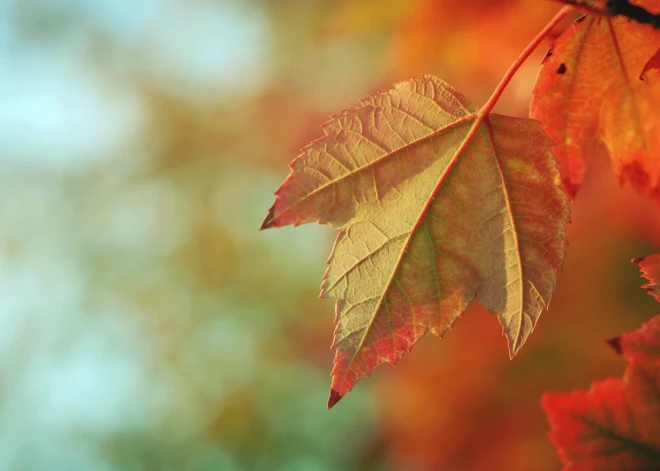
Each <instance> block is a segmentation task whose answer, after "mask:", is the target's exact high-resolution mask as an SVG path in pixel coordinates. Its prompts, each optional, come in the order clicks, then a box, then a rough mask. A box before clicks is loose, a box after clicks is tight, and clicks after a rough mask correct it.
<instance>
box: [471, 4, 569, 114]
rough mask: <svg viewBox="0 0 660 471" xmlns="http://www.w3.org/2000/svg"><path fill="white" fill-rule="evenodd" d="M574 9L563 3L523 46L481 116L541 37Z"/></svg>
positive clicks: (482, 108) (482, 109)
mask: <svg viewBox="0 0 660 471" xmlns="http://www.w3.org/2000/svg"><path fill="white" fill-rule="evenodd" d="M573 10H575V7H573V6H571V5H565V6H563V7H562V8H561V9H560V10H559V11H558V12H557V14H556V15H555V16H554V17H553V18H552V19H551V20H550V21H549V22H548V24H547V25H545V26H544V27H543V29H542V30H541V31H539V34H537V35H536V36H535V37H534V39H532V40H531V41H530V43H529V44H528V45H527V46H526V47H525V49H524V50H523V51H522V52H521V53H520V55H519V56H518V58H517V59H516V60H515V61H514V63H513V64H511V67H509V70H507V71H506V74H504V77H502V80H501V81H500V83H499V84H498V85H497V88H495V91H493V94H492V95H491V96H490V98H489V99H488V101H487V102H486V103H485V104H484V106H482V107H481V109H480V110H479V111H478V113H479V114H480V115H482V116H487V115H488V113H490V111H491V110H492V109H493V107H494V106H495V103H497V100H499V99H500V97H501V96H502V93H503V92H504V89H505V88H506V87H507V85H509V82H511V79H512V78H513V76H514V75H515V73H516V72H518V69H520V66H521V65H522V64H523V62H525V60H527V58H528V57H529V55H530V54H531V53H532V52H533V51H534V49H536V47H537V46H538V45H539V44H540V43H541V41H542V40H543V38H545V37H546V36H547V35H548V33H549V32H550V31H552V29H553V28H554V27H555V26H557V23H559V22H560V21H561V20H562V19H563V18H564V16H566V15H567V14H568V13H570V12H572V11H573Z"/></svg>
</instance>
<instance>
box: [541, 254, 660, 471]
mask: <svg viewBox="0 0 660 471" xmlns="http://www.w3.org/2000/svg"><path fill="white" fill-rule="evenodd" d="M633 262H635V263H636V264H637V265H639V266H640V268H641V269H642V274H643V275H644V276H645V277H646V278H647V279H648V280H649V281H650V283H649V284H647V285H645V286H644V287H645V288H646V289H647V290H648V291H649V293H650V294H651V295H652V296H654V297H655V298H656V299H658V292H657V289H658V285H657V284H656V281H657V276H658V275H659V274H660V256H658V255H652V256H649V257H645V258H641V259H636V260H633ZM608 342H609V343H610V344H611V345H612V346H613V347H614V348H615V350H616V351H617V352H618V353H620V354H621V355H623V356H624V358H626V360H628V364H627V366H626V371H625V373H624V375H623V378H622V379H614V378H610V379H606V380H604V381H597V382H594V383H592V385H591V388H590V389H589V390H588V391H573V392H571V393H546V394H544V395H543V398H542V400H541V403H542V407H543V409H544V410H545V412H546V414H547V416H548V420H549V422H550V426H551V432H550V434H549V435H550V440H551V441H552V443H553V444H554V445H555V447H556V448H557V451H558V454H559V457H560V459H561V460H562V461H563V463H564V464H565V467H564V468H563V469H564V471H577V470H584V471H587V470H593V471H615V470H616V471H620V470H624V469H625V470H629V471H652V470H658V469H660V316H656V317H654V318H653V319H651V320H650V321H649V322H647V323H645V324H643V325H642V327H641V328H640V329H638V330H635V331H633V332H629V333H626V334H623V335H622V336H620V337H617V338H615V339H610V340H609V341H608Z"/></svg>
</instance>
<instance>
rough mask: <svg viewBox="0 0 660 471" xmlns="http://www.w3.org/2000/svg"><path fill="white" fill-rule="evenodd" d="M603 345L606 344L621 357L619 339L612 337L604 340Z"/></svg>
mask: <svg viewBox="0 0 660 471" xmlns="http://www.w3.org/2000/svg"><path fill="white" fill-rule="evenodd" d="M605 343H606V344H608V345H609V346H610V347H612V349H613V350H614V351H615V352H616V353H618V354H619V355H621V337H612V338H610V339H605Z"/></svg>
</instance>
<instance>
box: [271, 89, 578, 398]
mask: <svg viewBox="0 0 660 471" xmlns="http://www.w3.org/2000/svg"><path fill="white" fill-rule="evenodd" d="M323 130H324V132H325V136H323V137H321V138H320V139H318V140H316V141H314V142H313V143H311V144H310V145H309V146H307V147H306V148H305V149H303V151H302V155H301V156H299V157H298V158H297V159H295V160H294V161H293V162H292V163H291V164H290V167H291V169H292V172H291V174H290V175H289V176H288V177H287V179H286V180H285V181H284V183H283V184H282V186H281V187H280V189H279V190H278V191H277V192H276V200H275V203H274V204H273V206H272V207H271V209H270V211H269V212H268V215H267V217H266V219H265V220H264V223H263V225H262V229H264V228H269V227H279V226H283V225H288V224H293V225H294V226H295V225H298V224H303V223H307V222H312V221H319V222H321V223H328V224H331V225H332V226H333V227H336V228H338V229H339V230H340V232H339V234H338V236H337V240H336V242H335V245H334V248H333V250H332V254H331V255H330V258H329V261H328V264H329V266H328V268H327V270H326V273H325V275H324V278H323V285H322V288H321V295H322V296H323V297H327V298H332V299H336V300H337V305H336V324H337V325H336V330H335V339H334V343H333V347H334V348H335V349H336V354H335V360H334V368H333V370H332V377H333V378H332V385H331V394H330V399H329V401H328V406H329V407H332V406H333V405H334V404H335V403H336V402H337V401H338V400H339V399H340V398H341V397H343V396H344V395H345V394H346V393H347V392H348V391H350V390H351V389H352V387H353V386H354V384H355V383H356V382H357V381H358V380H360V379H361V378H362V377H364V376H367V375H369V374H370V373H371V372H372V371H373V370H374V369H375V368H376V367H377V366H378V365H379V364H381V363H383V362H384V361H387V362H389V363H391V364H395V363H396V362H397V360H398V359H399V358H400V357H401V356H402V355H403V354H404V353H405V352H406V351H409V350H410V349H411V348H412V346H413V345H414V344H415V342H417V341H418V340H419V339H420V338H421V337H422V336H423V335H424V334H425V333H426V331H427V330H430V331H431V332H433V333H434V334H436V335H439V336H441V335H443V334H444V332H445V331H446V330H447V329H449V328H450V327H451V326H452V325H453V324H454V322H455V321H456V319H457V318H458V317H459V316H460V315H461V314H462V313H463V312H464V311H465V309H466V307H467V306H468V304H469V303H470V302H471V301H472V300H473V299H474V298H475V297H476V298H477V299H478V300H479V302H481V304H482V305H484V306H485V307H486V308H487V309H488V310H490V311H491V312H495V313H497V314H498V316H499V319H500V321H501V323H502V326H503V330H504V334H505V335H506V337H507V339H508V344H509V351H510V355H511V356H513V355H514V354H515V353H516V352H517V351H518V350H519V349H520V347H521V346H522V344H523V343H524V341H525V339H526V338H527V337H528V335H529V334H530V332H531V331H532V329H533V328H534V325H535V324H536V321H537V320H538V318H539V315H540V313H541V311H542V310H543V309H544V308H546V307H547V305H548V303H549V302H550V297H551V295H552V292H553V290H554V287H555V272H556V270H557V269H558V268H559V267H560V266H561V264H562V260H563V255H564V250H565V246H566V233H565V227H564V226H565V223H566V222H567V221H568V219H569V209H568V198H567V197H566V195H565V194H564V192H563V191H562V189H561V183H560V178H559V172H558V169H557V165H556V159H555V157H554V156H553V154H552V153H551V152H550V150H549V148H550V146H551V144H552V142H551V141H550V140H549V138H548V137H547V136H546V134H545V133H544V132H543V130H542V129H541V128H540V125H539V123H538V122H536V121H533V120H529V119H521V118H510V117H505V116H499V115H486V114H483V113H480V112H478V111H477V110H476V108H475V107H474V105H472V104H471V103H470V102H469V101H468V100H467V99H466V98H465V97H464V96H463V95H461V94H460V93H459V92H458V91H456V90H455V89H453V88H452V87H451V86H450V85H448V84H446V83H445V82H443V81H441V80H440V79H438V78H435V77H432V76H425V77H424V78H423V79H411V80H407V81H403V82H399V83H398V84H396V85H395V86H394V89H392V90H387V91H383V92H380V93H378V94H376V95H374V96H370V97H367V98H365V99H363V100H361V103H360V106H359V107H357V108H354V109H350V110H346V111H344V112H342V113H341V114H340V115H338V116H336V117H334V118H333V119H332V120H331V121H329V122H328V123H326V124H325V125H324V126H323Z"/></svg>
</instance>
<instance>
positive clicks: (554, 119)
mask: <svg viewBox="0 0 660 471" xmlns="http://www.w3.org/2000/svg"><path fill="white" fill-rule="evenodd" d="M638 3H639V4H641V5H643V6H644V7H646V8H647V9H649V10H651V11H660V0H646V1H644V2H638ZM658 48H660V30H658V29H653V28H652V27H651V26H649V25H642V24H639V23H636V22H633V21H631V20H629V19H627V18H623V17H614V18H610V17H600V16H592V15H587V16H586V17H582V18H581V19H579V20H578V21H576V22H575V24H573V25H572V26H571V27H569V28H568V29H567V30H566V31H565V32H564V34H562V35H561V36H560V37H559V38H558V39H557V40H556V41H555V42H554V44H553V45H552V46H551V47H550V50H549V51H548V54H547V56H546V58H545V59H544V61H543V64H542V66H541V70H540V72H539V75H538V78H537V81H536V84H535V86H534V97H533V99H532V102H531V104H530V116H531V117H532V118H535V119H538V120H540V121H541V122H542V123H543V128H544V129H545V131H546V132H547V133H548V135H549V136H550V137H551V138H552V140H553V141H555V144H556V145H555V147H554V148H553V151H554V153H555V155H556V156H557V158H558V160H559V165H560V171H561V174H562V181H563V182H564V185H565V187H566V189H567V190H568V192H569V194H570V195H571V196H572V197H574V196H575V194H576V192H577V190H578V188H579V186H580V185H581V183H582V181H583V179H584V175H585V169H586V159H588V157H589V154H590V153H591V151H592V150H593V148H594V145H595V144H596V143H597V140H598V135H599V120H600V122H601V123H603V125H604V127H605V129H604V130H603V133H604V135H605V136H604V137H605V138H606V141H607V142H608V147H610V150H611V151H612V150H614V152H613V158H614V159H616V162H617V164H616V165H615V166H616V168H617V171H618V172H619V174H620V176H621V178H622V179H623V180H629V179H630V177H631V176H632V174H631V173H630V171H628V170H626V169H627V166H626V162H628V161H629V160H630V159H631V157H622V155H623V154H624V153H625V152H628V151H630V150H633V151H636V155H637V156H638V157H642V158H643V159H646V156H647V155H648V152H646V151H645V150H648V149H649V148H652V145H654V144H649V143H648V142H647V143H640V139H648V138H649V137H652V133H653V132H654V131H653V129H652V128H651V125H650V124H648V123H647V120H649V119H651V118H650V114H651V112H650V110H649V108H652V106H651V105H648V103H650V102H649V97H647V96H638V91H637V89H636V87H635V84H636V83H637V82H639V81H640V74H641V73H642V70H643V69H644V66H645V64H646V63H647V62H648V61H649V58H651V56H653V54H654V53H655V52H656V51H657V50H658ZM612 90H614V92H613V93H614V94H615V95H614V96H612V97H610V98H609V99H608V103H607V104H606V106H605V107H604V109H603V114H602V117H601V108H603V102H604V101H605V99H606V96H607V95H608V93H609V92H610V91H612ZM638 102H639V103H645V104H644V105H643V106H642V107H641V108H640V109H638V108H636V107H635V106H634V105H633V104H634V103H638ZM621 110H623V111H624V112H625V113H626V114H627V116H628V119H627V120H624V118H622V117H617V113H618V112H619V111H621ZM614 126H620V127H619V128H618V129H617V133H615V132H614ZM649 133H651V134H649ZM618 135H621V136H622V137H618ZM626 136H627V137H626ZM630 136H633V137H630ZM615 141H616V142H615ZM639 149H642V151H641V153H640V152H639V151H638V150H639ZM645 152H646V153H645ZM632 158H633V159H634V157H632ZM646 160H648V159H646ZM648 167H649V165H641V169H642V171H644V172H647V171H649V168H648ZM656 171H657V170H655V169H653V172H656ZM634 178H636V180H634V181H638V180H639V178H640V177H639V176H636V177H634ZM636 186H637V187H638V188H639V186H640V185H639V184H636Z"/></svg>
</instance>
